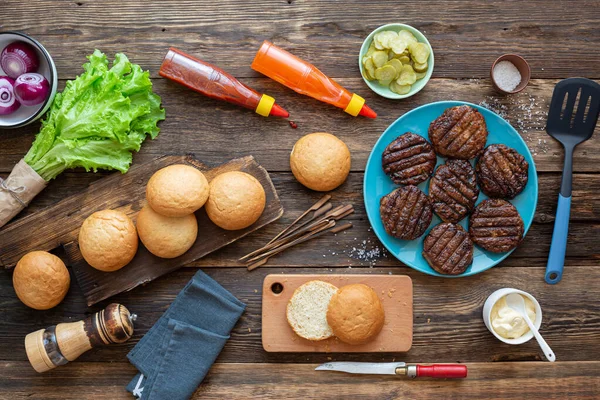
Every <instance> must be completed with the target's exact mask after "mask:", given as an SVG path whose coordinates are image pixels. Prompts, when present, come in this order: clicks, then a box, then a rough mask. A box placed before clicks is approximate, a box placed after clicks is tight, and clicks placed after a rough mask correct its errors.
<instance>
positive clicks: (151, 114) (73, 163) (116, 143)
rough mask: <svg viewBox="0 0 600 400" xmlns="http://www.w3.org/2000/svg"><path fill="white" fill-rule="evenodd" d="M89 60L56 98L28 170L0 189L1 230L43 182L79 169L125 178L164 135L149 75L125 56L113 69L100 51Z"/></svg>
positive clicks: (19, 169)
mask: <svg viewBox="0 0 600 400" xmlns="http://www.w3.org/2000/svg"><path fill="white" fill-rule="evenodd" d="M88 60H89V62H87V63H86V64H84V65H83V69H84V73H83V74H81V75H80V76H78V77H77V78H76V79H75V80H73V81H68V82H67V83H66V85H65V89H64V90H63V92H62V93H58V94H57V95H56V97H55V99H54V102H53V103H52V107H51V108H50V111H49V112H48V114H46V118H45V119H44V121H42V128H41V130H40V132H39V133H38V134H37V136H36V137H35V141H34V142H33V145H32V146H31V149H30V150H29V152H28V153H27V155H25V158H24V163H26V165H21V162H23V160H22V161H21V162H19V164H17V166H16V167H15V170H13V172H11V175H10V176H9V177H8V178H7V179H6V180H5V181H4V182H3V184H2V185H1V186H0V187H1V188H2V189H0V227H1V226H3V225H4V224H6V223H7V222H8V221H9V220H10V219H11V218H12V217H14V216H15V215H16V214H18V213H19V211H21V210H22V209H23V208H24V207H25V206H26V205H27V204H28V203H29V201H31V199H33V197H35V195H37V194H38V193H39V192H40V191H41V190H42V189H43V188H44V185H42V184H41V183H40V182H41V181H40V179H38V178H41V180H42V181H45V182H47V181H49V180H51V179H54V178H56V176H58V175H59V174H60V173H61V172H63V171H64V170H65V169H69V168H76V167H83V168H85V169H86V171H90V170H93V171H94V172H95V171H97V170H98V169H108V170H112V169H116V170H118V171H121V172H123V173H125V172H127V170H128V169H129V166H130V165H131V160H132V152H133V151H138V150H139V149H140V146H141V145H142V142H143V141H144V140H145V139H146V136H147V135H149V136H150V138H152V139H154V138H155V137H156V136H157V135H158V132H159V128H158V126H157V123H158V121H160V120H163V119H165V110H164V109H162V108H161V107H160V97H159V96H158V95H156V94H154V93H153V92H152V82H151V81H150V76H149V73H148V72H147V71H142V69H141V68H140V66H139V65H137V64H132V63H130V62H129V60H128V59H127V57H126V56H125V55H124V54H121V53H118V54H116V56H115V60H114V62H113V64H112V67H110V68H109V65H108V60H107V58H106V56H105V55H104V54H103V53H102V52H100V51H99V50H96V51H94V54H92V55H91V56H88ZM26 166H29V167H31V168H30V169H31V171H30V170H28V169H27V168H26ZM32 172H35V174H37V175H38V176H37V178H36V177H35V175H34V174H33V173H32ZM11 199H12V200H11Z"/></svg>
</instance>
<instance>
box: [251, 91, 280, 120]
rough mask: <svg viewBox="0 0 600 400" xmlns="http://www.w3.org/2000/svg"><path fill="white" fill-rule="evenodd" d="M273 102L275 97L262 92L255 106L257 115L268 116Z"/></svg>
mask: <svg viewBox="0 0 600 400" xmlns="http://www.w3.org/2000/svg"><path fill="white" fill-rule="evenodd" d="M273 104H275V99H274V98H272V97H271V96H268V95H266V94H263V95H262V97H261V98H260V101H259V102H258V105H257V106H256V110H254V111H256V113H257V114H258V115H262V116H263V117H268V116H269V114H270V113H271V109H272V108H273Z"/></svg>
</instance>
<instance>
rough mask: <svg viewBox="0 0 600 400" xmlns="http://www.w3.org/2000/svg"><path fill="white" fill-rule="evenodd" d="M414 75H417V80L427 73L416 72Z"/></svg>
mask: <svg viewBox="0 0 600 400" xmlns="http://www.w3.org/2000/svg"><path fill="white" fill-rule="evenodd" d="M415 75H416V76H417V80H419V79H423V78H425V75H427V71H423V72H417V73H415Z"/></svg>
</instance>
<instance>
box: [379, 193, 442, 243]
mask: <svg viewBox="0 0 600 400" xmlns="http://www.w3.org/2000/svg"><path fill="white" fill-rule="evenodd" d="M379 212H380V215H381V221H382V222H383V226H384V227H385V230H386V232H387V233H388V234H390V235H392V236H394V237H397V238H399V239H406V240H413V239H416V238H418V237H419V236H421V235H422V234H423V233H424V232H425V230H426V229H427V227H428V226H429V224H430V223H431V218H432V216H433V213H432V211H431V201H430V200H429V197H427V195H426V194H425V193H423V192H422V191H421V190H420V189H419V188H418V187H416V186H412V185H409V186H404V187H401V188H398V189H396V190H394V191H393V192H391V193H390V194H388V195H386V196H384V197H382V198H381V202H380V206H379Z"/></svg>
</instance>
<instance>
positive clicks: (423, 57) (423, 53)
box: [408, 43, 429, 64]
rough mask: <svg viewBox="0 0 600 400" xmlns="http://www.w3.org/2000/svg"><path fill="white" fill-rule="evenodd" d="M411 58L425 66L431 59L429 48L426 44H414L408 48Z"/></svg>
mask: <svg viewBox="0 0 600 400" xmlns="http://www.w3.org/2000/svg"><path fill="white" fill-rule="evenodd" d="M408 49H409V51H410V56H411V58H412V59H413V60H414V61H415V62H416V63H419V64H424V63H425V62H427V59H428V58H429V47H427V45H426V44H425V43H412V44H410V45H409V46H408Z"/></svg>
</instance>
